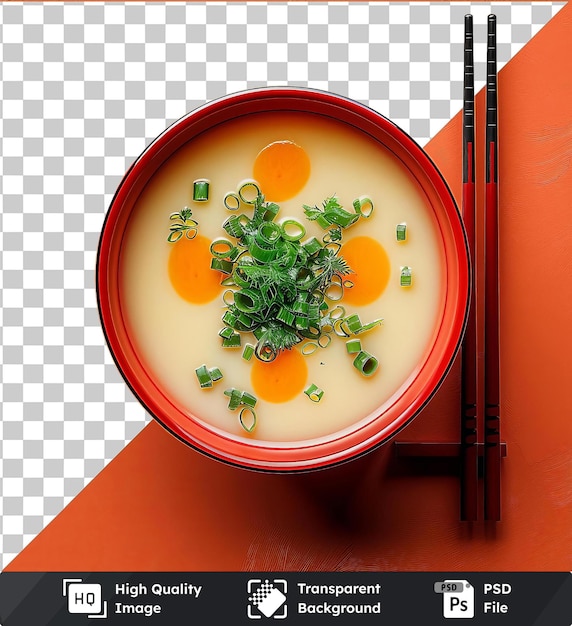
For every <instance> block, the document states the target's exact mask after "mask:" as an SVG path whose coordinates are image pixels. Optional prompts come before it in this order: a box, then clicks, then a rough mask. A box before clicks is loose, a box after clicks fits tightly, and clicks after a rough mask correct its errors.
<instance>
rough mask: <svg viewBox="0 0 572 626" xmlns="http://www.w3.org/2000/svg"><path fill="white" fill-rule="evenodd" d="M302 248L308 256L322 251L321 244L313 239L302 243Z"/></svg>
mask: <svg viewBox="0 0 572 626" xmlns="http://www.w3.org/2000/svg"><path fill="white" fill-rule="evenodd" d="M302 247H303V248H304V250H306V252H307V253H308V254H309V255H310V256H312V255H313V254H315V253H316V252H319V251H320V250H321V249H322V244H321V243H320V242H319V241H318V240H317V239H316V238H315V237H310V238H309V239H306V241H304V242H303V243H302Z"/></svg>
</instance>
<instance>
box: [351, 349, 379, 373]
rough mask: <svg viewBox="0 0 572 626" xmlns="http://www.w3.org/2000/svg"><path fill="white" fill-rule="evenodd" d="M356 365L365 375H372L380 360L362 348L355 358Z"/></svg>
mask: <svg viewBox="0 0 572 626" xmlns="http://www.w3.org/2000/svg"><path fill="white" fill-rule="evenodd" d="M353 364H354V367H355V368H356V369H357V370H359V371H360V372H361V373H362V374H363V375H364V376H372V375H373V374H374V373H375V372H376V370H377V367H378V365H379V362H378V360H377V359H376V358H375V357H374V356H373V355H372V354H370V353H369V352H366V351H365V350H360V351H359V352H358V354H357V356H356V358H355V359H354V363H353Z"/></svg>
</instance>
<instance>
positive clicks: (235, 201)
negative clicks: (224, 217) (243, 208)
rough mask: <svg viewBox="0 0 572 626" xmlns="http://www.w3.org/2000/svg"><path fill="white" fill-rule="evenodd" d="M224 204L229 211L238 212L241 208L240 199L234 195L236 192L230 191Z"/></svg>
mask: <svg viewBox="0 0 572 626" xmlns="http://www.w3.org/2000/svg"><path fill="white" fill-rule="evenodd" d="M223 203H224V206H225V207H226V208H227V209H228V210H229V211H238V209H239V208H240V198H239V197H238V195H237V194H235V193H234V191H229V192H228V193H227V194H226V195H225V197H224V199H223Z"/></svg>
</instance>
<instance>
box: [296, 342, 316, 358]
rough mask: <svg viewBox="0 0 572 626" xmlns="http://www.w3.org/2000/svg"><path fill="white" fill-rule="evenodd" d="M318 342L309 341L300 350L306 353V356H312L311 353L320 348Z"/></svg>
mask: <svg viewBox="0 0 572 626" xmlns="http://www.w3.org/2000/svg"><path fill="white" fill-rule="evenodd" d="M318 347H319V346H318V344H317V343H316V342H315V341H307V342H306V343H305V344H304V345H303V346H302V349H301V350H300V352H301V353H302V354H303V355H304V356H310V355H311V354H314V352H316V350H317V349H318Z"/></svg>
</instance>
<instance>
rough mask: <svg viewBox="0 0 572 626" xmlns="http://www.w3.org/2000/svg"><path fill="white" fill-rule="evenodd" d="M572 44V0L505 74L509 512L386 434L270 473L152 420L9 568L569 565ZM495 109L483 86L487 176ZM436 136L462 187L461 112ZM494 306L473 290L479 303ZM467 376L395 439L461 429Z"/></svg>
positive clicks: (443, 436) (438, 158) (455, 375)
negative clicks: (397, 449)
mask: <svg viewBox="0 0 572 626" xmlns="http://www.w3.org/2000/svg"><path fill="white" fill-rule="evenodd" d="M570 58H572V7H571V6H570V4H568V5H566V6H565V7H564V8H563V9H562V10H561V11H560V12H559V13H558V14H557V15H556V17H555V18H553V19H552V20H551V21H550V22H549V23H548V24H547V26H545V27H544V28H543V29H542V30H541V31H540V33H539V34H538V35H537V36H536V37H535V38H534V39H533V40H532V41H531V42H530V43H529V44H527V45H526V46H525V47H524V48H523V49H522V51H521V52H520V53H518V54H517V55H516V56H515V57H514V58H513V59H512V60H511V61H510V62H509V63H508V64H507V65H506V66H505V67H504V68H503V69H502V70H501V72H500V73H499V116H500V117H499V168H500V171H499V177H500V184H499V206H500V233H501V235H500V237H501V240H500V288H501V292H500V293H501V321H500V328H501V355H500V356H501V416H502V425H501V429H502V433H501V436H502V439H503V440H504V441H506V442H507V446H508V456H507V457H506V458H505V459H503V463H502V521H501V522H499V523H496V524H494V523H484V522H477V523H473V524H469V523H466V522H465V523H463V522H460V521H459V479H458V477H457V476H455V475H454V474H453V473H450V472H445V471H442V470H444V468H443V467H442V466H441V464H439V463H436V464H435V463H431V462H430V461H425V462H423V463H421V464H419V463H417V464H405V463H402V462H397V461H396V459H395V458H394V457H393V450H394V448H393V445H392V444H388V445H385V446H384V447H383V448H380V449H378V450H377V451H374V452H373V453H371V454H369V455H367V456H366V457H364V458H361V459H359V460H357V461H353V462H351V463H348V464H346V465H343V466H340V467H338V468H335V469H329V470H323V471H318V472H314V473H310V474H304V475H272V474H262V473H255V472H251V471H247V470H240V469H236V468H232V467H229V466H226V465H223V464H222V463H218V462H217V461H214V460H211V459H208V458H206V457H203V456H202V455H200V454H198V453H196V452H195V451H193V450H191V449H190V448H188V447H186V446H185V445H184V444H182V443H181V442H179V441H178V440H176V439H175V438H174V437H172V436H171V435H170V434H169V433H167V432H166V431H165V430H164V429H163V428H162V427H160V426H159V425H157V424H156V423H151V424H149V425H148V426H147V427H146V428H145V429H144V430H143V431H142V432H141V433H140V434H139V435H138V436H137V437H136V438H135V439H134V440H133V441H132V442H131V443H130V444H129V445H128V446H127V447H126V448H125V450H123V451H122V452H121V453H120V454H119V455H118V456H117V457H116V458H115V459H114V460H113V461H112V462H111V463H110V464H109V465H108V466H107V467H106V468H105V469H104V470H103V471H102V472H101V473H100V474H99V475H98V476H97V477H96V478H95V479H94V480H93V481H92V482H91V483H90V484H89V485H88V486H87V487H86V488H85V489H84V490H83V491H82V492H81V493H80V494H79V495H78V496H77V497H76V498H75V499H74V500H73V501H72V502H71V503H70V504H69V505H68V506H67V507H66V508H65V509H64V510H63V511H62V512H61V513H60V514H59V515H58V516H57V517H56V518H55V519H54V520H53V521H52V522H51V523H50V524H49V525H48V526H47V527H46V528H45V529H44V531H42V532H41V533H40V534H39V535H38V536H37V537H36V538H35V539H34V540H33V541H32V542H31V543H30V544H29V545H28V547H27V548H25V549H24V550H23V551H22V552H21V553H20V555H18V556H17V557H16V558H15V559H14V560H13V561H12V562H11V563H10V564H9V565H8V567H7V568H6V571H104V570H110V571H243V570H244V571H254V570H256V571H283V570H284V571H285V570H290V571H293V570H297V571H300V570H304V571H312V570H315V571H333V570H348V571H350V570H352V571H353V570H361V571H366V570H370V571H408V570H432V571H462V570H465V571H487V570H490V571H509V570H515V571H522V570H534V571H548V570H566V571H568V570H570V569H572V419H571V416H572V388H571V384H570V371H571V369H572V368H571V366H570V354H572V331H571V328H572V280H571V279H570V274H569V272H570V271H571V267H572V166H571V163H572V74H571V73H570V71H569V70H566V69H565V67H564V66H565V63H568V61H564V59H568V60H569V59H570ZM483 120H484V94H483V93H482V92H481V93H480V94H478V96H477V123H478V124H479V128H480V129H481V133H480V136H479V138H478V139H479V141H478V146H479V147H480V153H479V152H478V153H477V157H478V163H479V168H478V170H477V174H478V178H477V180H480V181H482V180H483V161H484V157H483V154H482V146H483V143H484V134H483ZM427 151H428V152H429V154H430V155H431V157H432V158H433V159H434V161H435V163H436V164H437V166H438V167H439V168H440V170H441V171H442V173H443V175H444V176H445V178H446V179H447V181H448V183H449V185H450V186H451V189H452V191H453V193H454V195H455V197H456V198H457V200H458V201H459V200H460V197H461V165H460V159H461V116H460V115H457V116H456V117H455V118H454V119H453V120H451V122H450V123H449V124H448V125H447V126H446V127H445V128H444V129H443V131H441V132H440V133H439V134H438V135H437V136H436V137H435V138H434V139H433V140H432V141H431V142H430V143H429V144H428V146H427ZM482 192H483V189H482V185H480V186H479V191H478V205H479V208H480V210H481V212H482V204H483V193H482ZM482 230H483V225H482V220H480V221H479V222H478V231H479V232H480V233H482ZM479 252H480V253H481V257H482V244H480V246H479ZM477 270H479V268H477ZM482 280H483V276H482V271H478V273H477V285H478V287H479V290H480V292H482ZM482 309H483V306H482V298H479V300H478V310H479V318H480V320H482ZM479 355H480V357H481V361H482V355H483V352H482V336H481V338H480V350H479ZM481 366H482V363H481ZM481 378H482V376H481ZM459 392H460V370H459V364H458V363H457V364H456V365H455V367H454V368H453V371H452V372H451V374H450V376H449V377H448V379H447V380H446V381H445V383H444V385H443V386H442V387H441V389H440V390H439V392H438V393H437V395H436V396H435V398H434V399H433V400H432V402H431V403H430V405H429V406H428V407H427V408H426V409H425V410H424V411H423V412H422V413H421V414H420V415H419V416H418V417H417V418H416V420H415V421H414V422H413V423H412V424H411V425H410V426H409V427H408V428H406V429H405V430H404V431H403V432H402V433H400V435H399V440H409V441H423V440H439V441H456V440H458V436H459V418H458V416H459Z"/></svg>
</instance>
